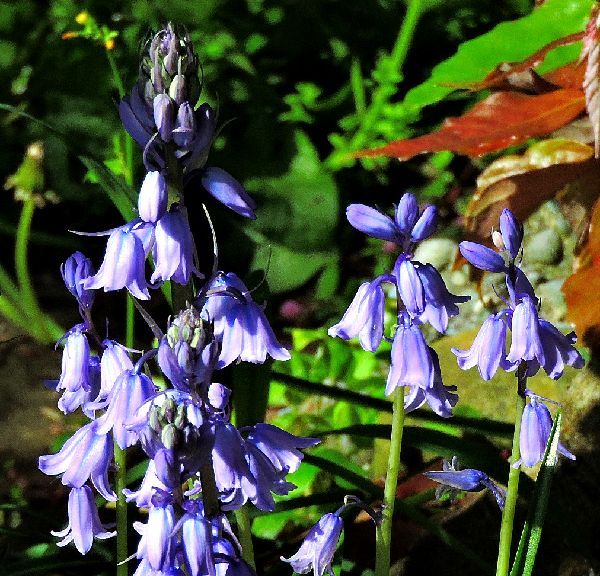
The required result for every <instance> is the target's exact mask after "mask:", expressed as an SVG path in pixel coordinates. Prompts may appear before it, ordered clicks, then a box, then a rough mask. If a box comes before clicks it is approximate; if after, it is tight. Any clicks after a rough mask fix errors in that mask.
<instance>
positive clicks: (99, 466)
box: [39, 421, 117, 500]
mask: <svg viewBox="0 0 600 576" xmlns="http://www.w3.org/2000/svg"><path fill="white" fill-rule="evenodd" d="M112 455H113V446H112V438H111V436H110V435H105V434H99V433H98V422H97V421H92V422H90V423H89V424H86V425H85V426H83V427H82V428H80V429H79V430H78V431H77V432H75V434H73V436H71V438H69V439H68V440H67V441H66V442H65V444H64V445H63V447H62V448H61V450H60V452H58V453H57V454H49V455H47V456H40V458H39V469H40V470H41V471H42V472H43V473H44V474H48V475H49V476H57V475H59V474H62V478H61V482H62V483H63V484H64V485H65V486H71V487H72V488H81V487H82V486H83V485H84V484H85V483H86V482H87V480H88V479H91V481H92V483H93V484H94V487H95V488H96V490H98V492H99V493H100V494H102V496H104V498H106V499H107V500H116V499H117V497H116V495H115V493H114V492H113V491H112V490H111V488H110V485H109V483H108V466H109V464H110V462H111V460H112Z"/></svg>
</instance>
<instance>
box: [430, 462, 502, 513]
mask: <svg viewBox="0 0 600 576" xmlns="http://www.w3.org/2000/svg"><path fill="white" fill-rule="evenodd" d="M423 476H425V477H427V478H429V479H430V480H434V481H435V482H438V483H439V484H441V485H442V486H440V487H439V488H438V489H437V490H436V496H437V497H438V498H439V497H440V496H441V495H442V494H444V493H445V492H449V493H450V497H451V498H453V497H454V496H455V494H456V492H457V491H461V490H464V491H466V492H480V491H481V490H485V489H486V488H487V489H488V490H489V491H490V492H491V493H492V494H493V495H494V498H495V499H496V502H497V503H498V506H499V507H500V510H502V509H503V508H504V500H505V498H506V493H505V491H504V490H503V489H502V488H500V487H499V486H498V485H497V484H495V483H494V482H493V481H492V480H491V479H490V477H489V476H488V475H487V474H486V473H485V472H482V471H481V470H475V469H473V468H466V469H465V470H459V469H458V459H457V458H456V456H454V457H453V458H452V460H451V461H448V460H444V463H443V470H441V471H430V472H423Z"/></svg>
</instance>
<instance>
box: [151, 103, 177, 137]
mask: <svg viewBox="0 0 600 576" xmlns="http://www.w3.org/2000/svg"><path fill="white" fill-rule="evenodd" d="M152 109H153V112H154V124H155V125H156V129H157V130H158V134H159V136H160V138H161V140H162V141H163V142H170V141H171V137H172V132H173V128H174V127H175V103H174V102H173V100H171V98H170V97H169V95H168V94H157V95H156V96H155V97H154V100H153V102H152Z"/></svg>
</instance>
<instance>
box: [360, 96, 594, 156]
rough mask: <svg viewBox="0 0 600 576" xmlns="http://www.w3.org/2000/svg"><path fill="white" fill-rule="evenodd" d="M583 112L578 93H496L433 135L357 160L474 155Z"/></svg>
mask: <svg viewBox="0 0 600 576" xmlns="http://www.w3.org/2000/svg"><path fill="white" fill-rule="evenodd" d="M584 108H585V99H584V95H583V92H582V91H581V90H575V89H560V90H555V91H554V92H549V93H547V94H539V95H528V94H520V93H516V92H498V93H495V94H492V95H491V96H489V97H488V98H486V99H485V100H483V101H482V102H479V103H477V104H476V105H475V106H474V107H473V108H471V109H470V110H469V111H468V112H466V113H465V114H464V115H463V116H460V117H458V118H448V119H447V120H446V121H445V122H444V124H443V125H442V127H441V128H440V129H439V130H437V131H435V132H432V133H430V134H425V135H424V136H419V137H417V138H412V139H410V140H398V141H396V142H392V143H390V144H388V145H387V146H383V147H382V148H376V149H374V150H364V151H361V152H359V153H358V154H357V155H358V156H391V157H396V158H400V159H401V160H407V159H409V158H412V157H413V156H416V155H417V154H422V153H423V152H439V151H441V150H450V151H452V152H457V153H459V154H466V155H467V156H480V155H482V154H486V153H488V152H493V151H496V150H501V149H503V148H506V147H508V146H514V145H516V144H520V143H522V142H524V141H526V140H527V139H529V138H532V137H535V136H542V135H545V134H548V133H550V132H553V131H554V130H557V129H558V128H560V127H561V126H564V125H565V124H567V123H568V122H570V121H571V120H574V119H575V118H577V116H579V114H580V113H581V112H582V111H583V110H584Z"/></svg>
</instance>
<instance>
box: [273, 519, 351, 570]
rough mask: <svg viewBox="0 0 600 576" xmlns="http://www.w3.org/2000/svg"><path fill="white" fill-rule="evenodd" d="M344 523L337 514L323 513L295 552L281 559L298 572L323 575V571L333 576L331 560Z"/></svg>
mask: <svg viewBox="0 0 600 576" xmlns="http://www.w3.org/2000/svg"><path fill="white" fill-rule="evenodd" d="M343 527H344V523H343V521H342V519H341V518H340V517H339V516H338V515H337V514H331V513H329V514H325V516H323V517H322V518H321V519H320V520H319V521H318V522H317V523H316V524H315V525H314V526H313V527H312V528H311V529H310V531H309V532H308V534H307V535H306V538H305V539H304V542H302V545H301V546H300V549H299V550H298V552H296V554H294V555H293V556H291V557H290V558H284V557H283V556H282V557H281V559H282V560H283V561H284V562H289V563H290V564H291V566H292V568H293V569H294V572H297V573H298V574H306V573H307V572H313V573H314V576H323V574H324V573H325V572H327V573H328V574H330V575H331V576H333V570H332V568H331V562H332V561H333V555H334V554H335V549H336V548H337V545H338V540H339V538H340V535H341V533H342V529H343Z"/></svg>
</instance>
